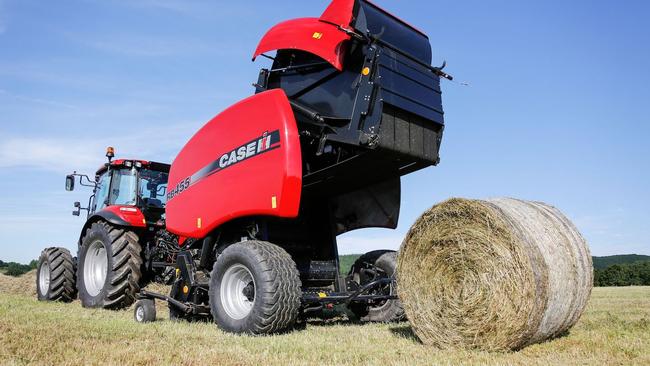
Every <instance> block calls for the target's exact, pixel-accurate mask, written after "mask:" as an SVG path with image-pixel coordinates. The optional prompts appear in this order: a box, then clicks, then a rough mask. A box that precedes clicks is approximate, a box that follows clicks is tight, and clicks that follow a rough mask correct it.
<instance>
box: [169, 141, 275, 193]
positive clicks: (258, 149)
mask: <svg viewBox="0 0 650 366" xmlns="http://www.w3.org/2000/svg"><path fill="white" fill-rule="evenodd" d="M279 147H280V130H276V131H273V132H270V133H269V132H264V134H263V135H262V136H260V137H258V138H256V139H255V140H253V141H250V142H248V143H245V144H243V145H242V146H239V147H238V148H236V149H233V150H230V151H228V152H227V153H225V154H223V155H221V156H220V157H219V159H217V160H215V161H213V162H211V163H210V164H208V165H206V166H205V167H204V168H203V169H201V170H199V171H198V172H196V173H194V174H193V175H192V176H191V177H187V178H185V179H183V180H182V181H181V182H180V183H178V184H177V185H176V187H174V188H173V189H172V190H170V191H169V192H168V193H167V201H171V200H172V199H174V197H176V196H178V195H179V194H181V193H183V192H185V191H186V190H187V189H188V188H190V187H191V186H193V185H194V184H196V183H198V182H200V181H201V180H203V179H205V178H207V177H209V176H211V175H213V174H216V173H218V172H220V171H222V170H224V169H227V168H229V167H231V166H233V165H236V164H239V163H241V162H243V161H246V160H248V159H251V158H254V157H256V156H259V155H261V154H264V153H267V152H269V151H271V150H275V149H277V148H279Z"/></svg>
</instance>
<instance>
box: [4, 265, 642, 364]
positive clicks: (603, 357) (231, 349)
mask: <svg viewBox="0 0 650 366" xmlns="http://www.w3.org/2000/svg"><path fill="white" fill-rule="evenodd" d="M32 276H33V272H32V273H30V274H29V275H27V278H19V279H9V278H7V277H6V276H2V275H0V277H2V278H0V280H1V281H0V364H1V365H12V364H17V365H21V364H31V363H34V364H47V365H52V364H57V365H59V364H69V365H72V364H113V365H118V364H119V365H122V364H129V365H130V364H135V365H149V364H165V365H166V364H185V365H203V364H206V365H207V364H215V365H230V364H234V365H248V364H251V365H303V364H304V365H312V364H323V365H339V364H358V365H366V364H368V365H396V364H400V365H401V364H403V365H434V364H435V365H438V364H444V365H446V364H500V365H504V364H507V365H511V364H521V365H531V364H537V365H548V364H562V365H566V364H581V365H584V364H590V365H591V364H607V365H630V364H637V365H648V364H650V287H626V288H595V289H594V291H593V294H592V297H591V300H590V303H589V307H588V310H587V312H586V313H585V314H584V316H583V317H582V319H581V320H580V322H579V323H578V324H577V325H576V326H575V327H574V328H573V329H572V330H571V331H570V333H569V334H568V335H566V336H564V337H561V338H558V339H555V340H553V341H550V342H546V343H544V344H538V345H533V346H530V347H528V348H525V349H524V350H522V351H519V352H511V353H490V352H478V351H477V352H472V351H439V350H436V349H432V348H427V347H425V346H422V345H421V344H420V343H419V342H418V341H417V339H416V338H415V337H414V336H413V334H412V332H411V330H410V328H409V325H408V323H401V324H372V325H360V324H353V323H349V322H346V321H342V320H333V321H325V322H321V321H313V322H310V323H308V324H307V325H306V327H305V329H303V330H296V331H293V332H291V333H289V334H285V335H276V336H271V337H248V336H235V335H230V334H226V333H223V332H221V331H220V330H218V329H217V328H216V326H214V325H213V324H207V323H198V324H190V323H185V322H179V323H176V322H172V321H170V320H168V314H167V311H166V310H165V308H164V307H163V306H162V304H160V303H159V311H158V315H159V321H157V322H155V323H153V324H147V325H141V324H137V323H135V322H134V321H133V320H132V312H131V310H128V311H118V312H114V311H105V310H89V309H82V308H81V306H80V305H79V303H78V301H76V302H74V303H72V304H60V303H43V302H38V301H36V299H35V297H34V296H33V292H34V286H33V285H29V284H30V283H33V277H32ZM15 281H22V282H20V283H18V284H17V285H16V284H13V282H15ZM12 284H13V285H12ZM10 285H12V286H10ZM30 286H31V287H30Z"/></svg>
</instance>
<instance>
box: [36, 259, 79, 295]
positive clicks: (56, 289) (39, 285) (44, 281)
mask: <svg viewBox="0 0 650 366" xmlns="http://www.w3.org/2000/svg"><path fill="white" fill-rule="evenodd" d="M37 268H38V271H37V273H36V292H37V295H38V299H39V300H40V301H63V302H71V301H72V300H74V299H76V298H77V288H76V286H75V285H76V284H75V268H74V260H73V259H72V255H70V251H69V250H67V249H65V248H47V249H45V250H43V252H41V256H40V257H39V258H38V267H37Z"/></svg>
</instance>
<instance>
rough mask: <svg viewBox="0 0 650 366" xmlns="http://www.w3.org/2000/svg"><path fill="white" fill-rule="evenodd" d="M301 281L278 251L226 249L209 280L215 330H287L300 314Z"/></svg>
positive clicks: (246, 245) (264, 245)
mask: <svg viewBox="0 0 650 366" xmlns="http://www.w3.org/2000/svg"><path fill="white" fill-rule="evenodd" d="M300 287H301V284H300V276H299V273H298V269H297V268H296V264H295V262H294V261H293V259H292V258H291V256H290V255H289V254H288V253H287V252H286V251H285V250H284V249H282V248H280V247H279V246H277V245H274V244H271V243H268V242H263V241H246V242H241V243H237V244H233V245H231V246H229V247H228V248H226V249H225V250H224V251H223V253H222V254H221V255H219V257H218V258H217V261H216V262H215V264H214V268H213V270H212V274H211V276H210V307H211V310H212V315H213V317H214V320H215V322H216V323H217V325H218V326H219V327H220V328H221V329H223V330H225V331H227V332H231V333H246V334H274V333H279V332H283V331H286V330H288V329H289V328H291V327H292V326H293V324H294V323H295V321H296V318H297V317H298V313H299V308H300V297H301V294H302V292H301V290H300Z"/></svg>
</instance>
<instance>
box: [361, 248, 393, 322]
mask: <svg viewBox="0 0 650 366" xmlns="http://www.w3.org/2000/svg"><path fill="white" fill-rule="evenodd" d="M367 265H370V266H374V267H377V268H379V269H381V270H382V271H384V272H385V274H386V275H387V276H393V275H394V274H395V270H396V269H397V253H396V252H394V251H392V250H376V251H373V252H368V253H366V254H364V255H362V256H361V257H359V259H357V261H356V262H355V263H354V265H353V266H352V269H351V270H350V272H351V274H352V275H353V276H354V279H355V280H356V281H358V282H359V284H360V285H361V286H363V285H365V284H366V283H369V280H368V279H365V278H363V276H362V275H361V273H360V272H361V268H364V267H365V266H367ZM349 309H350V311H352V313H353V314H354V316H355V317H356V318H357V319H358V320H360V321H362V322H377V323H394V322H400V321H403V320H405V319H406V315H405V313H404V308H403V307H402V303H401V302H400V301H399V300H387V301H384V302H382V303H380V304H378V305H374V306H371V305H368V304H365V303H361V302H353V303H351V304H350V306H349Z"/></svg>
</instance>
